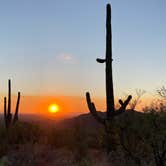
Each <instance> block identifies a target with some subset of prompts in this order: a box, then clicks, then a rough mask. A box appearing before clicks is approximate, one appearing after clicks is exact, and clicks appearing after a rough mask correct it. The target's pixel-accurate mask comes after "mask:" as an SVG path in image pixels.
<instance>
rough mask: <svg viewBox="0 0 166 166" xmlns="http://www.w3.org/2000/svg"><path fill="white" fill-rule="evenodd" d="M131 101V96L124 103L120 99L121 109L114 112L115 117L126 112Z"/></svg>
mask: <svg viewBox="0 0 166 166" xmlns="http://www.w3.org/2000/svg"><path fill="white" fill-rule="evenodd" d="M131 99H132V96H131V95H129V96H128V97H127V99H126V100H125V101H124V102H123V101H122V100H121V99H120V100H119V103H120V105H121V107H120V108H119V109H118V110H117V111H115V112H114V116H116V115H119V114H121V113H123V112H125V111H126V107H127V105H128V104H129V102H130V100H131Z"/></svg>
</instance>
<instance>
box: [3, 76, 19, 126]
mask: <svg viewBox="0 0 166 166" xmlns="http://www.w3.org/2000/svg"><path fill="white" fill-rule="evenodd" d="M19 103H20V92H18V97H17V104H16V109H15V114H14V118H13V121H12V113H11V80H10V79H9V80H8V103H7V100H6V97H4V119H5V126H6V128H7V129H8V128H9V127H10V125H12V124H15V123H16V122H17V121H18V109H19ZM7 105H8V107H7Z"/></svg>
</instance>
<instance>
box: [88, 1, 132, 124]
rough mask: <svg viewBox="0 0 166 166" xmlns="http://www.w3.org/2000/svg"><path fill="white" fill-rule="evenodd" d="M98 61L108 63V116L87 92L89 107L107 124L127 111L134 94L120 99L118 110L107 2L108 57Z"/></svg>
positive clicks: (109, 15)
mask: <svg viewBox="0 0 166 166" xmlns="http://www.w3.org/2000/svg"><path fill="white" fill-rule="evenodd" d="M96 60H97V62H98V63H105V64H106V70H105V73H106V106H107V107H106V118H102V117H100V116H99V115H98V114H97V111H96V107H95V104H94V103H93V102H92V101H91V98H90V93H89V92H87V93H86V100H87V104H88V108H89V110H90V112H91V114H92V115H93V116H94V118H95V119H96V120H97V121H98V122H99V123H102V124H103V125H104V126H106V124H107V121H108V120H110V119H112V118H113V117H115V116H116V115H119V114H121V113H123V112H125V110H126V107H127V105H128V103H129V102H130V100H131V98H132V96H131V95H129V96H128V98H127V99H126V100H125V101H124V102H123V101H122V100H121V99H120V100H119V103H120V105H121V106H120V108H119V109H118V110H117V111H116V110H115V106H114V89H113V77H112V30H111V5H110V4H107V16H106V57H105V59H100V58H97V59H96Z"/></svg>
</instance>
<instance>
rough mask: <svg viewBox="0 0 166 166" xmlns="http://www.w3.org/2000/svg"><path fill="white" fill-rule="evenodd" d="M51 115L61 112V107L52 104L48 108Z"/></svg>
mask: <svg viewBox="0 0 166 166" xmlns="http://www.w3.org/2000/svg"><path fill="white" fill-rule="evenodd" d="M48 110H49V112H50V113H56V112H58V111H59V106H58V105H57V104H51V105H49V107H48Z"/></svg>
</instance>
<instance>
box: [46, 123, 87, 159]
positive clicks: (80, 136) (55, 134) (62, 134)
mask: <svg viewBox="0 0 166 166" xmlns="http://www.w3.org/2000/svg"><path fill="white" fill-rule="evenodd" d="M48 144H50V145H52V147H55V148H62V147H63V148H67V149H69V150H70V151H72V152H73V154H74V156H75V159H76V160H80V159H81V158H83V157H85V156H86V155H87V150H88V144H87V135H86V132H85V131H84V129H82V128H81V127H80V126H79V125H78V126H77V125H75V126H73V128H68V129H59V130H58V129H53V130H52V132H51V133H50V134H49V136H48Z"/></svg>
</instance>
